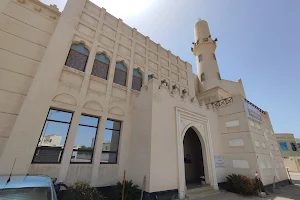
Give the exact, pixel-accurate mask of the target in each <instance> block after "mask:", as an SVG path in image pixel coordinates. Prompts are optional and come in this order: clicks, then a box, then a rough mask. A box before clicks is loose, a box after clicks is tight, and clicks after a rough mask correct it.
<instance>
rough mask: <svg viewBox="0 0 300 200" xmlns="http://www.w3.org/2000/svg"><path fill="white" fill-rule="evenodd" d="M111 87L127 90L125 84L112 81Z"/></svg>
mask: <svg viewBox="0 0 300 200" xmlns="http://www.w3.org/2000/svg"><path fill="white" fill-rule="evenodd" d="M113 87H115V88H118V89H121V90H124V91H127V87H126V86H123V85H119V84H117V83H113Z"/></svg>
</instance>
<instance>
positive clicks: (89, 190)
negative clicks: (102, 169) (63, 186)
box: [63, 182, 105, 200]
mask: <svg viewBox="0 0 300 200" xmlns="http://www.w3.org/2000/svg"><path fill="white" fill-rule="evenodd" d="M104 199H105V198H104V197H103V196H102V195H101V193H100V192H99V191H98V189H97V188H95V187H91V186H90V185H89V184H87V183H84V182H76V183H75V184H74V185H73V186H70V187H69V188H68V190H67V191H66V193H65V194H64V196H63V200H104Z"/></svg>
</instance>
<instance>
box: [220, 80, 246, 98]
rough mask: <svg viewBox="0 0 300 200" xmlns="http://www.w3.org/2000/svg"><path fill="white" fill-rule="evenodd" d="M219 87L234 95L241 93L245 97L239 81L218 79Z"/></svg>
mask: <svg viewBox="0 0 300 200" xmlns="http://www.w3.org/2000/svg"><path fill="white" fill-rule="evenodd" d="M220 87H221V88H223V89H224V90H226V91H228V92H229V93H230V94H234V95H242V96H244V97H246V94H245V91H244V87H243V83H242V82H241V81H240V82H234V81H229V80H224V79H222V80H220Z"/></svg>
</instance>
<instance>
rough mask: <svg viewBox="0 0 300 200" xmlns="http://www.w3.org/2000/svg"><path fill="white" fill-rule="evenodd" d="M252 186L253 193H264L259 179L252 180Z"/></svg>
mask: <svg viewBox="0 0 300 200" xmlns="http://www.w3.org/2000/svg"><path fill="white" fill-rule="evenodd" d="M253 185H254V191H255V192H259V191H260V192H265V188H264V185H263V183H262V182H261V180H260V179H254V180H253Z"/></svg>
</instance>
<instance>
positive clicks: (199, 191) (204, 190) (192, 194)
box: [185, 186, 219, 200]
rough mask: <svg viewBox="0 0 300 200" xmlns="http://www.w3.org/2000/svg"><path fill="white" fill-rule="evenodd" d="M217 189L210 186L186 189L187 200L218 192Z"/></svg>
mask: <svg viewBox="0 0 300 200" xmlns="http://www.w3.org/2000/svg"><path fill="white" fill-rule="evenodd" d="M218 193H219V191H218V190H214V189H213V187H211V186H206V187H199V188H193V189H189V190H187V191H186V198H185V199H187V200H192V199H197V198H199V197H206V196H209V195H213V194H218Z"/></svg>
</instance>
